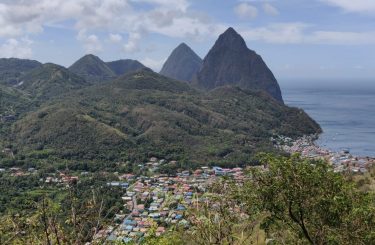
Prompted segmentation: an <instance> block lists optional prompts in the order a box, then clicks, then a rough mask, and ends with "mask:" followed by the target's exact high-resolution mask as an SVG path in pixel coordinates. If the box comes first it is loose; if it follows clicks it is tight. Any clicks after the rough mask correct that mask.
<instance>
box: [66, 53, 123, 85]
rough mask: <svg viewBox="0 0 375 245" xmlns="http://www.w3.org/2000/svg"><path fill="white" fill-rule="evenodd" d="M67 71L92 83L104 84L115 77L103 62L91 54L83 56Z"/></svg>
mask: <svg viewBox="0 0 375 245" xmlns="http://www.w3.org/2000/svg"><path fill="white" fill-rule="evenodd" d="M69 70H70V71H72V72H73V73H75V74H77V75H79V76H81V77H83V78H85V79H86V81H88V82H93V83H98V82H105V81H108V80H111V79H113V78H114V77H115V76H116V74H115V73H114V72H113V71H112V70H111V68H109V67H108V66H107V64H106V63H105V62H104V61H102V60H101V59H100V58H99V57H98V56H95V55H93V54H87V55H85V56H83V57H82V58H80V59H79V60H77V61H76V62H75V63H74V64H73V65H71V66H70V67H69Z"/></svg>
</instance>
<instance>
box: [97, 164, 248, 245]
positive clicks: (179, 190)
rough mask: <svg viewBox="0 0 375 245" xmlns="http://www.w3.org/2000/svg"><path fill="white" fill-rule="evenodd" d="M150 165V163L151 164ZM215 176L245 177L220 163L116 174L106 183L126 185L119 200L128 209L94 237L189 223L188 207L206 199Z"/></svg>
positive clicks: (128, 237)
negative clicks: (174, 170)
mask: <svg viewBox="0 0 375 245" xmlns="http://www.w3.org/2000/svg"><path fill="white" fill-rule="evenodd" d="M153 160H154V159H153ZM150 162H157V161H150ZM150 167H153V166H151V164H150ZM218 176H229V177H231V178H234V179H235V180H236V181H238V182H241V181H243V180H244V178H245V177H244V174H243V170H242V169H241V168H234V169H224V168H220V167H213V168H209V167H202V168H200V169H197V170H195V171H193V172H190V171H182V172H179V173H177V174H176V175H175V176H167V175H154V176H152V177H146V176H138V177H137V176H134V175H132V174H126V175H122V176H119V177H120V178H119V179H120V181H118V182H110V183H107V185H111V186H118V187H119V188H124V189H126V192H125V194H124V196H123V197H122V201H123V202H124V206H125V208H126V209H127V210H128V213H126V214H124V213H120V214H117V215H116V218H115V219H116V221H117V223H118V225H117V226H116V227H107V228H106V229H103V230H101V231H99V232H98V234H97V235H96V237H95V238H96V239H103V238H105V239H107V240H109V241H123V242H130V241H139V240H141V239H143V237H145V236H149V235H150V234H153V235H156V236H160V235H161V234H163V233H164V232H165V231H167V230H168V229H170V228H171V227H175V226H183V227H188V226H189V222H188V221H187V219H186V211H187V209H188V208H189V207H199V205H201V204H202V203H206V202H207V201H208V199H207V198H206V195H205V194H206V193H207V191H208V186H209V185H210V184H211V183H212V182H214V181H215V179H216V178H217V177H218Z"/></svg>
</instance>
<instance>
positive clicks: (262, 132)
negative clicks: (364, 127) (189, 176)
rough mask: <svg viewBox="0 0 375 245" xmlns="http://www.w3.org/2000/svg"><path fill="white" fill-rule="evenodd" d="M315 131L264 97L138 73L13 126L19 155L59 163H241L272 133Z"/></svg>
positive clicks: (315, 127)
mask: <svg viewBox="0 0 375 245" xmlns="http://www.w3.org/2000/svg"><path fill="white" fill-rule="evenodd" d="M319 131H320V127H319V125H317V124H316V123H315V122H314V121H313V120H312V119H311V118H309V117H308V116H307V115H306V114H305V113H304V112H303V111H302V110H299V109H295V108H288V107H286V106H284V105H282V104H280V103H278V102H277V101H276V100H274V99H272V98H271V97H270V96H269V95H268V94H266V93H264V92H253V91H250V90H243V89H240V88H237V87H221V88H217V89H214V90H212V91H211V92H209V93H204V92H200V91H197V90H195V89H193V88H191V87H190V86H189V85H188V84H187V83H184V82H179V81H177V80H172V79H169V78H166V77H164V76H161V75H158V74H157V73H154V72H152V71H150V70H149V69H144V70H141V71H138V72H135V73H132V74H128V75H125V76H122V77H120V78H118V79H116V80H114V81H112V82H109V83H106V84H102V85H95V86H91V87H87V88H85V89H82V90H78V91H75V92H73V93H71V95H69V96H67V97H64V98H60V99H58V100H56V101H51V102H49V103H48V104H46V105H45V106H42V107H41V108H40V109H39V110H37V111H35V112H31V113H29V114H28V115H27V116H25V117H24V118H23V119H21V120H19V121H18V122H16V123H15V124H14V127H13V131H12V141H13V142H14V143H15V147H17V149H18V151H19V152H27V151H35V150H47V151H48V152H49V153H50V154H51V155H55V156H57V157H59V158H65V159H76V160H84V159H91V160H92V159H96V160H107V161H118V160H121V159H123V160H136V159H140V158H142V157H145V156H148V155H156V156H163V157H166V158H176V159H185V160H186V159H188V160H189V161H192V162H198V163H205V162H213V161H224V162H231V163H233V164H235V163H244V162H246V161H248V160H249V159H250V158H251V156H252V155H253V154H254V153H255V152H257V151H259V150H261V149H262V150H265V149H268V150H271V149H272V143H271V142H270V140H269V138H270V137H271V136H272V135H274V134H281V135H286V136H291V137H295V136H301V135H304V134H312V133H317V132H319Z"/></svg>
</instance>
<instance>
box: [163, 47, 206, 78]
mask: <svg viewBox="0 0 375 245" xmlns="http://www.w3.org/2000/svg"><path fill="white" fill-rule="evenodd" d="M201 65H202V59H201V58H200V57H199V56H198V55H197V54H196V53H195V52H194V51H193V50H192V49H191V48H190V47H189V46H188V45H187V44H186V43H181V44H180V45H178V46H177V47H176V48H175V49H174V50H173V51H172V53H171V55H170V56H169V57H168V59H167V61H166V62H165V63H164V65H163V68H162V69H161V71H160V74H162V75H164V76H167V77H170V78H174V79H177V80H181V81H191V80H192V78H193V76H194V75H195V74H196V73H197V72H198V71H199V69H200V67H201Z"/></svg>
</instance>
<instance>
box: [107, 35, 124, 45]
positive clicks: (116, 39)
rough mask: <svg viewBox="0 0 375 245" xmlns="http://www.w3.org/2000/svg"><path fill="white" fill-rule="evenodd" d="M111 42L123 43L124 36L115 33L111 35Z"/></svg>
mask: <svg viewBox="0 0 375 245" xmlns="http://www.w3.org/2000/svg"><path fill="white" fill-rule="evenodd" d="M109 41H110V42H111V43H119V42H121V41H122V36H121V35H120V34H113V33H110V34H109Z"/></svg>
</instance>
